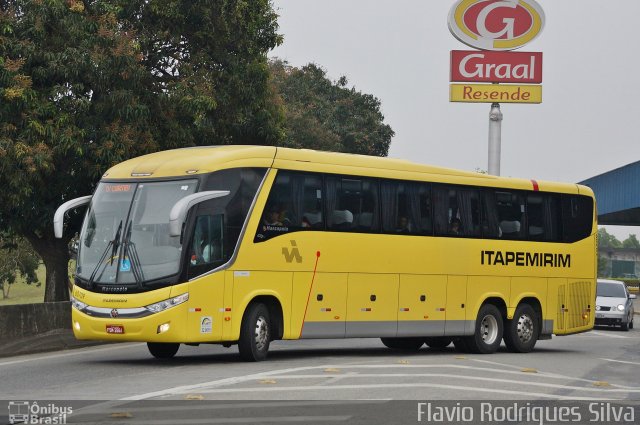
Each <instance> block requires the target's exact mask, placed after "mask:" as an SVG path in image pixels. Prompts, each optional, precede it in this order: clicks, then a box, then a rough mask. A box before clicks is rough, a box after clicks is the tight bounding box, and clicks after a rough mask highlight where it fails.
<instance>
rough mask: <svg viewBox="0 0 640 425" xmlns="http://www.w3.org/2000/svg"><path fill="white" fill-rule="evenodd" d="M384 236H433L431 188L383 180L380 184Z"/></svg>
mask: <svg viewBox="0 0 640 425" xmlns="http://www.w3.org/2000/svg"><path fill="white" fill-rule="evenodd" d="M380 194H381V200H380V203H381V205H384V208H383V209H382V230H383V232H384V233H395V234H398V233H404V234H412V235H431V232H432V230H431V229H432V225H431V191H430V186H429V185H428V184H423V183H417V182H402V181H397V180H384V181H382V182H381V183H380Z"/></svg>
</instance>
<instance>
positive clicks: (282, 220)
mask: <svg viewBox="0 0 640 425" xmlns="http://www.w3.org/2000/svg"><path fill="white" fill-rule="evenodd" d="M313 229H324V217H323V214H322V177H321V176H319V175H316V174H311V173H300V172H290V171H278V176H277V177H276V180H275V182H274V184H273V187H272V188H271V192H270V193H269V198H268V199H267V204H266V206H265V209H264V211H263V212H262V216H261V219H260V225H259V227H258V230H257V232H256V237H255V241H256V242H259V241H263V240H268V239H271V238H273V237H276V236H279V235H281V234H285V233H289V232H295V231H301V230H313Z"/></svg>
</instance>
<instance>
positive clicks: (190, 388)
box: [120, 364, 640, 400]
mask: <svg viewBox="0 0 640 425" xmlns="http://www.w3.org/2000/svg"><path fill="white" fill-rule="evenodd" d="M330 368H341V369H343V370H344V369H396V368H399V369H417V368H421V369H431V368H437V369H443V368H449V369H462V370H473V371H480V372H490V373H501V374H507V375H519V376H522V372H519V371H511V370H500V369H494V368H480V367H473V366H465V365H457V364H456V365H454V364H433V365H411V364H409V365H399V364H393V365H349V366H345V365H323V366H303V367H296V368H289V369H279V370H273V371H271V372H262V373H253V374H250V375H241V376H234V377H230V378H224V379H218V380H215V381H208V382H202V383H199V384H193V385H182V386H178V387H172V388H166V389H164V390H159V391H153V392H148V393H142V394H137V395H132V396H129V397H125V398H121V399H120V400H144V399H148V398H154V397H164V396H171V395H175V394H183V393H189V392H194V391H202V390H204V389H211V388H212V387H221V386H228V385H235V384H239V383H243V382H247V381H251V380H259V379H265V378H271V377H273V376H282V375H286V374H290V373H296V372H306V371H310V370H316V369H330ZM539 375H540V374H535V375H533V374H532V375H528V377H529V378H536V377H541V378H550V379H567V377H562V376H553V375H543V376H539ZM570 379H573V378H570ZM586 382H590V383H594V382H596V381H586ZM261 388H263V389H267V388H266V387H261ZM314 388H318V386H315V387H314ZM633 389H634V390H635V389H640V387H637V388H636V387H634V388H633Z"/></svg>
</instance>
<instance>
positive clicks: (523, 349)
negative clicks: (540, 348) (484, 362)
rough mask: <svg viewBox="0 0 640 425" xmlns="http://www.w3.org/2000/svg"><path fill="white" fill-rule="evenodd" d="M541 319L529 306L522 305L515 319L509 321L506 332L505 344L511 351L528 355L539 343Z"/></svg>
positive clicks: (517, 310)
mask: <svg viewBox="0 0 640 425" xmlns="http://www.w3.org/2000/svg"><path fill="white" fill-rule="evenodd" d="M539 323H540V319H539V318H538V315H537V314H536V312H535V310H534V309H533V307H531V306H530V305H529V304H520V305H519V306H518V308H517V309H516V313H515V314H514V316H513V319H511V320H508V321H507V326H506V328H505V330H504V343H505V344H506V345H507V348H508V349H509V351H511V352H514V353H528V352H530V351H531V350H533V347H534V346H535V345H536V342H537V341H538V335H539V334H540V325H539Z"/></svg>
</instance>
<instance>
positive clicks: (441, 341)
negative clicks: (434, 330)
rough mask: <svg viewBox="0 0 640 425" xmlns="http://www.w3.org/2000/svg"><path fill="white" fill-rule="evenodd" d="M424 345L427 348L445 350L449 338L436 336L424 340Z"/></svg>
mask: <svg viewBox="0 0 640 425" xmlns="http://www.w3.org/2000/svg"><path fill="white" fill-rule="evenodd" d="M424 343H425V344H427V346H428V347H429V348H447V347H448V346H449V344H451V338H449V337H446V336H436V337H430V338H425V339H424Z"/></svg>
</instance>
